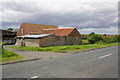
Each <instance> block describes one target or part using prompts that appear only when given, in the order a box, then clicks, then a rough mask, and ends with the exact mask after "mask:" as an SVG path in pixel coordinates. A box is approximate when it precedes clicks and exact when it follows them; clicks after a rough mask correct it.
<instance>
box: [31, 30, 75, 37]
mask: <svg viewBox="0 0 120 80" xmlns="http://www.w3.org/2000/svg"><path fill="white" fill-rule="evenodd" d="M74 29H75V28H56V29H52V28H51V29H43V31H39V32H31V33H30V34H55V35H56V36H68V35H69V34H70V33H71V32H72V31H73V30H74Z"/></svg>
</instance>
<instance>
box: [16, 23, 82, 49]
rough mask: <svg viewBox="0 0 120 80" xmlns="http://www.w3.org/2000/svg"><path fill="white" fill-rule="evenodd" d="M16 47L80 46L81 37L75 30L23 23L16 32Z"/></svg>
mask: <svg viewBox="0 0 120 80" xmlns="http://www.w3.org/2000/svg"><path fill="white" fill-rule="evenodd" d="M16 39H17V42H16V46H33V47H40V46H63V45H80V44H82V37H81V35H80V33H79V32H78V30H77V29H76V28H59V27H58V26H54V25H42V24H31V23H23V24H22V25H21V27H20V29H19V30H18V32H17V37H16Z"/></svg>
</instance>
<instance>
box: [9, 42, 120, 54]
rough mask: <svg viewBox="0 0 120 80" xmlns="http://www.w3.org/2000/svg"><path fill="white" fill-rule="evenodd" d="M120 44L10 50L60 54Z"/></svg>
mask: <svg viewBox="0 0 120 80" xmlns="http://www.w3.org/2000/svg"><path fill="white" fill-rule="evenodd" d="M119 44H120V43H118V42H116V43H96V44H87V45H67V46H52V47H17V46H10V48H15V49H20V50H28V51H41V52H60V51H74V50H89V49H96V48H103V47H109V46H114V45H119Z"/></svg>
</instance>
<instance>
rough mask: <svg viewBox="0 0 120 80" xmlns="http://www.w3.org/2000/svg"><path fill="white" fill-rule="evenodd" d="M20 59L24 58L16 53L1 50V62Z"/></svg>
mask: <svg viewBox="0 0 120 80" xmlns="http://www.w3.org/2000/svg"><path fill="white" fill-rule="evenodd" d="M19 58H22V56H20V55H18V54H16V53H14V52H11V51H8V50H6V49H0V61H6V60H13V59H19Z"/></svg>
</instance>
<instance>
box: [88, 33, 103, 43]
mask: <svg viewBox="0 0 120 80" xmlns="http://www.w3.org/2000/svg"><path fill="white" fill-rule="evenodd" d="M100 41H103V38H102V36H101V35H99V34H92V35H90V36H89V37H88V43H90V44H94V43H96V42H100Z"/></svg>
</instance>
